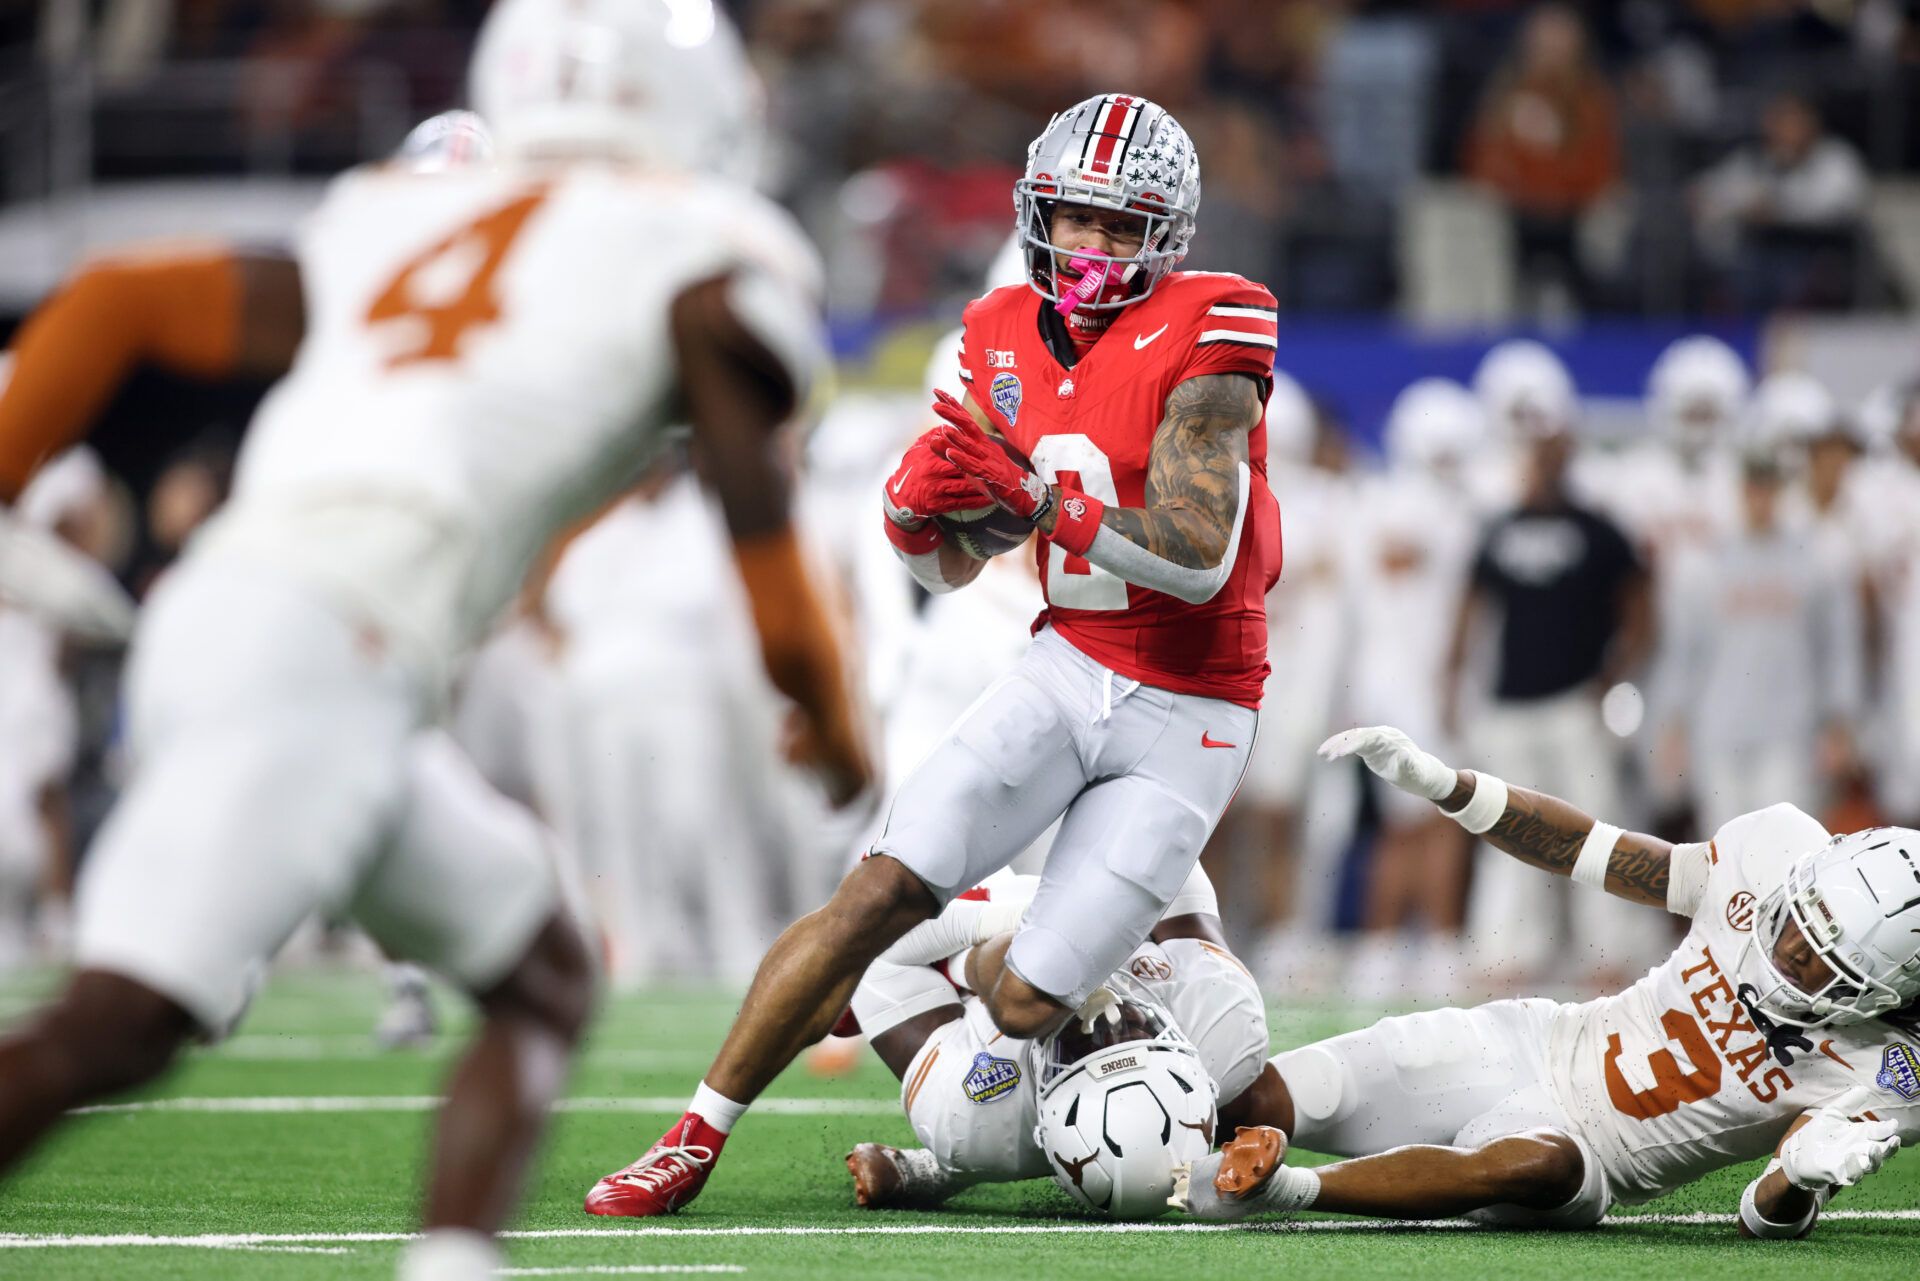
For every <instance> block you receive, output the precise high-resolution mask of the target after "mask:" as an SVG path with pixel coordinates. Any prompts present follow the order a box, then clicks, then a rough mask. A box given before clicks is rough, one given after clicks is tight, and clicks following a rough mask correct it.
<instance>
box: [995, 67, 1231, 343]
mask: <svg viewBox="0 0 1920 1281" xmlns="http://www.w3.org/2000/svg"><path fill="white" fill-rule="evenodd" d="M1063 201H1064V202H1066V203H1068V204H1082V205H1095V206H1098V207H1099V208H1102V209H1116V210H1120V211H1121V212H1124V213H1132V214H1139V215H1141V216H1142V217H1144V218H1145V219H1146V223H1147V226H1146V237H1145V239H1144V241H1143V242H1142V243H1141V246H1140V252H1139V253H1137V254H1134V255H1133V256H1131V257H1126V258H1115V259H1114V260H1113V262H1114V263H1115V264H1116V267H1117V269H1118V271H1119V273H1120V279H1121V280H1122V281H1123V282H1124V283H1125V284H1126V285H1127V292H1126V294H1125V296H1124V297H1121V298H1118V299H1111V300H1108V299H1100V300H1094V301H1089V302H1086V303H1083V304H1081V305H1082V308H1083V309H1084V310H1089V311H1102V310H1113V309H1116V308H1120V307H1126V306H1129V305H1131V304H1133V303H1136V302H1138V301H1140V300H1141V299H1142V298H1145V297H1146V296H1147V295H1148V294H1150V293H1152V292H1153V287H1154V286H1155V285H1156V284H1158V283H1159V282H1160V280H1161V278H1162V277H1164V276H1165V275H1166V274H1167V273H1168V272H1170V271H1172V270H1173V268H1174V266H1175V264H1177V263H1178V262H1179V261H1180V260H1181V259H1182V258H1184V257H1186V255H1187V247H1188V246H1189V245H1191V244H1192V243H1193V230H1194V219H1195V218H1196V217H1197V216H1198V214H1199V212H1200V157H1199V155H1198V154H1197V153H1196V152H1195V151H1194V149H1193V140H1192V139H1191V138H1189V137H1187V131H1186V130H1185V129H1182V128H1181V127H1180V122H1179V121H1177V120H1175V119H1174V118H1173V117H1172V116H1171V115H1169V114H1168V113H1167V111H1166V109H1165V108H1163V107H1161V106H1159V105H1158V104H1156V103H1152V102H1149V101H1147V100H1146V99H1145V98H1141V97H1136V96H1134V95H1131V94H1124V93H1103V94H1099V95H1097V96H1095V97H1092V98H1088V99H1087V100H1086V101H1085V102H1081V103H1076V104H1075V105H1074V106H1071V107H1068V108H1067V109H1066V110H1065V111H1063V112H1061V113H1060V114H1059V115H1057V116H1055V117H1054V118H1053V119H1052V120H1050V121H1048V122H1047V127H1046V128H1045V129H1044V130H1042V131H1041V133H1040V136H1039V137H1038V138H1035V139H1034V140H1033V144H1032V145H1031V146H1029V147H1028V148H1027V169H1026V172H1025V173H1024V174H1023V175H1021V178H1020V180H1019V181H1018V182H1016V183H1014V184H1013V209H1014V223H1015V226H1016V228H1017V229H1018V231H1019V233H1020V235H1021V237H1022V240H1023V242H1024V244H1025V245H1026V250H1027V279H1028V283H1029V284H1031V285H1032V286H1033V288H1034V290H1035V291H1036V292H1037V293H1039V294H1040V296H1041V297H1043V298H1046V299H1049V300H1051V301H1055V302H1058V301H1059V300H1060V296H1061V292H1062V291H1061V288H1060V268H1059V264H1058V263H1057V262H1056V261H1055V258H1054V248H1053V240H1052V236H1051V233H1050V230H1049V228H1050V224H1051V222H1052V218H1051V215H1052V213H1053V207H1054V205H1056V204H1058V203H1061V202H1063Z"/></svg>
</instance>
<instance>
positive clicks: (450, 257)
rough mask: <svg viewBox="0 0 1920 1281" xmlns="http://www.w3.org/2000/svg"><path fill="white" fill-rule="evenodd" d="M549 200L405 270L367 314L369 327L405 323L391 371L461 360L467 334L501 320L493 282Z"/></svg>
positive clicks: (506, 211) (511, 205)
mask: <svg viewBox="0 0 1920 1281" xmlns="http://www.w3.org/2000/svg"><path fill="white" fill-rule="evenodd" d="M546 197H547V193H546V189H545V188H540V187H537V188H535V189H534V190H532V191H529V192H526V193H525V194H523V195H521V196H519V197H517V198H516V199H513V200H510V201H508V202H507V203H506V204H504V205H501V206H500V207H499V208H497V209H495V210H493V211H491V212H490V213H487V214H485V215H483V216H482V217H480V218H478V219H475V220H474V221H473V222H470V223H467V224H465V225H464V226H462V227H460V228H459V229H458V230H457V231H454V232H453V233H452V234H451V235H448V236H447V237H445V238H444V239H442V240H441V241H439V242H438V243H436V244H434V245H431V246H429V247H428V248H427V249H426V250H425V251H424V252H422V253H421V254H419V255H418V256H417V257H415V258H414V259H413V260H412V261H410V262H409V263H407V265H406V266H404V267H402V268H401V269H400V271H399V274H397V275H395V276H394V278H393V279H392V280H391V281H389V282H388V284H387V287H386V288H385V289H383V290H381V291H380V296H379V297H377V298H375V299H374V300H373V304H372V306H370V307H368V308H367V316H366V323H367V324H368V326H370V327H377V326H386V325H392V324H394V323H395V322H399V321H407V322H410V323H411V325H412V328H411V329H406V330H402V331H400V333H401V334H402V336H401V337H400V338H399V339H398V344H397V346H396V348H395V350H394V351H393V352H392V353H391V354H390V355H389V356H388V357H387V368H389V369H400V368H404V367H405V366H407V365H415V364H420V363H422V362H427V361H442V360H457V359H459V356H460V346H461V343H462V342H463V341H464V339H465V338H466V335H467V333H468V331H470V330H472V329H476V328H480V327H483V326H486V325H491V324H493V323H494V322H495V321H497V320H499V319H500V298H499V295H498V294H497V293H496V292H495V290H494V277H495V275H497V274H498V273H499V271H500V266H501V264H502V263H504V262H505V261H506V260H507V254H508V252H509V251H511V250H512V248H513V242H514V241H515V240H516V239H518V238H519V236H520V233H521V231H522V230H524V229H525V227H526V225H527V222H528V220H529V219H530V218H532V216H533V213H534V211H535V210H537V209H538V208H539V207H540V204H541V202H542V201H544V200H545V199H546Z"/></svg>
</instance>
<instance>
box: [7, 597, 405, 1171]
mask: <svg viewBox="0 0 1920 1281" xmlns="http://www.w3.org/2000/svg"><path fill="white" fill-rule="evenodd" d="M391 675H392V673H390V672H387V671H385V670H383V669H382V668H381V667H380V664H379V663H378V662H377V661H376V660H373V659H370V658H368V657H367V656H366V655H365V654H363V653H361V652H360V651H359V650H358V649H357V647H356V645H355V642H354V638H353V636H352V634H351V632H350V631H349V630H348V629H346V628H344V627H343V626H341V625H340V624H339V623H338V621H337V620H336V619H334V618H333V617H332V616H331V615H330V614H329V613H327V612H326V611H325V610H323V609H321V608H319V607H318V606H317V605H315V604H314V603H313V602H312V601H310V600H306V599H304V598H302V597H300V596H299V595H298V594H297V593H292V592H290V591H288V590H287V589H285V588H284V587H282V586H281V585H280V584H277V583H274V582H271V581H262V580H254V579H251V578H248V579H245V580H234V579H229V578H225V577H223V576H220V575H210V574H209V573H207V572H206V571H205V570H196V569H194V568H192V567H189V568H185V569H182V570H179V571H177V572H176V574H175V576H174V578H173V579H172V580H170V582H169V583H168V584H167V585H166V586H165V587H163V589H162V592H161V594H159V595H158V596H156V598H155V601H154V603H153V604H152V605H150V606H149V609H148V614H147V617H146V618H145V619H144V620H143V622H142V635H141V640H140V644H139V645H138V646H137V647H136V650H135V654H134V658H133V665H132V669H131V675H130V683H129V705H130V708H131V720H130V725H131V730H132V740H133V744H134V749H135V758H136V759H135V770H134V776H133V781H132V784H131V785H130V787H129V788H128V790H127V792H126V794H125V795H124V796H123V797H122V798H121V801H120V804H119V805H118V806H117V807H116V808H115V810H114V813H113V815H112V817H111V818H110V819H109V821H108V823H107V825H106V826H105V828H104V829H103V830H102V832H101V834H100V837H99V839H98V840H97V841H96V842H95V844H94V847H93V850H92V853H91V856H90V857H89V859H88V860H87V864H86V867H85V869H84V871H83V873H82V875H81V879H80V884H79V887H78V894H77V899H76V911H75V918H76V934H75V962H76V969H77V971H78V973H77V974H76V976H75V977H74V979H73V980H72V982H71V983H70V984H69V985H68V987H67V988H66V990H65V991H64V992H63V993H62V994H61V995H60V996H59V997H57V998H56V999H55V1001H54V1002H53V1004H52V1005H51V1006H50V1007H49V1008H47V1009H46V1010H44V1011H42V1012H41V1013H40V1014H39V1015H37V1016H36V1017H35V1018H33V1019H32V1020H30V1021H29V1022H28V1023H27V1024H25V1025H24V1026H23V1027H22V1028H20V1029H19V1030H17V1031H16V1032H14V1033H13V1034H12V1035H10V1036H9V1037H7V1038H6V1039H5V1040H4V1041H0V1079H4V1080H5V1081H6V1082H7V1088H6V1089H5V1090H0V1165H4V1164H6V1163H8V1162H10V1161H12V1160H13V1159H15V1158H17V1157H18V1156H19V1155H20V1154H21V1153H22V1152H23V1151H25V1149H26V1148H27V1147H28V1146H29V1145H30V1144H31V1142H32V1141H33V1140H34V1139H35V1138H36V1137H37V1136H38V1135H39V1134H40V1133H42V1132H44V1130H45V1129H46V1128H47V1127H48V1126H50V1125H51V1124H52V1122H53V1120H54V1119H55V1118H56V1117H57V1116H58V1115H59V1113H60V1112H61V1111H63V1110H65V1109H66V1108H69V1107H72V1106H75V1105H77V1104H80V1103H82V1102H85V1101H87V1100H88V1099H92V1098H96V1097H98V1096H100V1095H102V1094H108V1093H112V1092H115V1091H117V1090H121V1089H125V1088H127V1087H129V1086H132V1085H134V1084H138V1083H139V1082H141V1081H144V1080H147V1079H150V1078H151V1077H152V1076H154V1075H157V1074H158V1073H159V1072H160V1071H161V1070H162V1069H163V1068H164V1067H165V1066H166V1064H167V1063H168V1062H169V1061H170V1059H171V1057H172V1055H173V1053H174V1051H175V1050H176V1049H177V1048H178V1047H179V1045H180V1044H181V1042H182V1041H183V1040H184V1039H185V1038H186V1037H188V1036H189V1035H191V1034H192V1032H193V1031H194V1030H196V1028H197V1029H198V1030H201V1031H203V1032H207V1033H211V1034H219V1033H223V1032H224V1031H226V1030H227V1029H228V1028H230V1027H231V1026H232V1025H233V1024H234V1023H235V1022H236V1021H237V1020H238V1019H239V1017H240V1015H241V1013H242V1012H243V1011H244V1009H245V1007H246V1004H247V1001H248V999H249V997H250V996H251V994H252V988H253V985H254V983H255V982H256V981H257V979H258V976H259V974H260V973H261V971H262V968H263V966H264V963H265V962H266V960H267V959H268V958H269V957H271V956H272V955H273V953H274V952H275V951H277V950H278V948H279V947H280V945H281V944H282V943H283V942H285V940H286V938H287V936H288V935H289V934H291V933H292V931H293V930H294V928H295V927H296V926H297V925H298V924H299V923H300V921H301V920H302V919H303V918H305V917H306V916H307V915H308V914H309V913H311V912H312V911H314V910H315V909H316V908H319V907H321V906H323V905H327V904H332V903H338V902H341V901H342V900H343V899H344V898H345V897H346V894H347V892H348V889H349V888H350V887H351V885H352V881H353V877H354V875H355V873H356V869H357V868H358V867H359V866H360V865H361V864H362V863H363V862H364V860H365V858H366V857H367V853H368V851H370V850H371V849H372V848H373V847H374V844H375V841H376V840H377V837H378V833H379V830H380V825H381V823H382V822H383V821H384V820H385V817H386V815H387V814H388V813H389V812H390V811H391V808H392V805H393V802H394V799H395V795H396V793H397V790H398V789H397V786H396V784H395V783H394V781H393V780H394V779H395V777H396V776H397V774H398V762H399V753H400V749H401V746H402V744H403V743H404V741H405V737H406V733H407V727H408V723H409V719H410V717H409V713H408V710H407V706H406V703H405V699H404V698H403V697H399V698H396V697H394V696H393V695H394V689H393V687H392V686H391V685H390V683H389V677H390V676H391Z"/></svg>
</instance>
